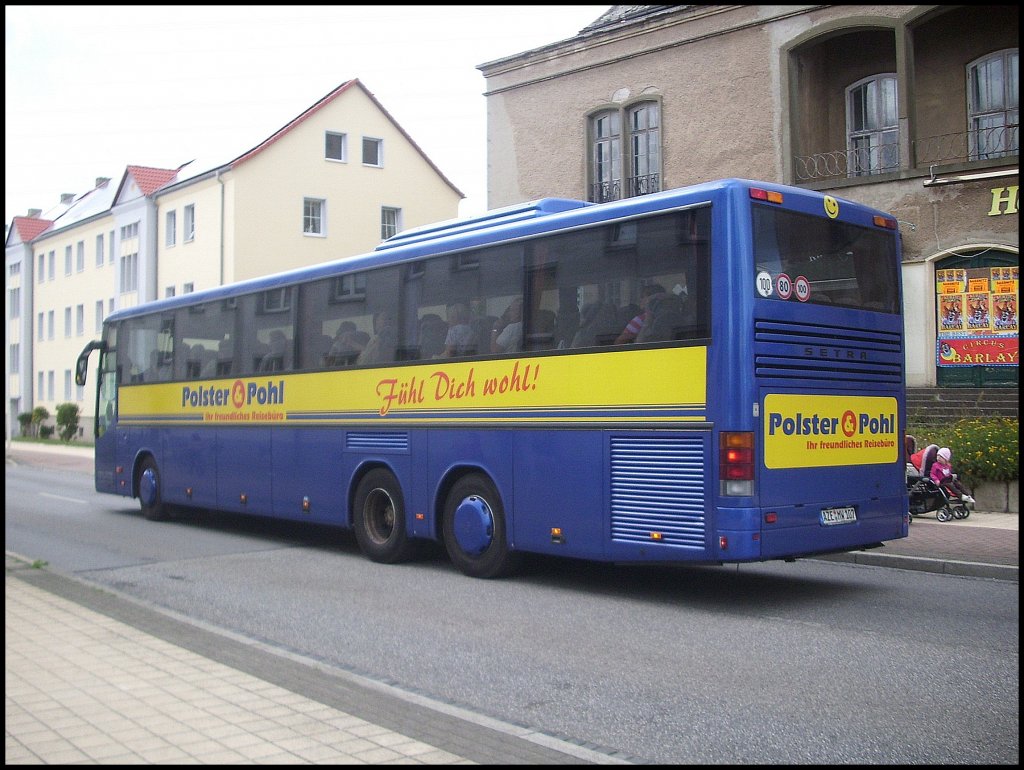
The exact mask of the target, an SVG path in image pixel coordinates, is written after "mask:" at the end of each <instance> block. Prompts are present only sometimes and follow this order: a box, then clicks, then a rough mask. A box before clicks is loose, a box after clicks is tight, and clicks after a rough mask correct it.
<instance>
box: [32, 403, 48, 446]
mask: <svg viewBox="0 0 1024 770" xmlns="http://www.w3.org/2000/svg"><path fill="white" fill-rule="evenodd" d="M49 419H50V410H49V409H47V408H46V407H45V406H37V407H36V408H35V409H33V410H32V422H31V425H32V435H33V436H42V437H43V438H46V435H47V434H45V433H43V431H42V429H43V428H44V427H46V426H44V425H43V423H44V422H46V421H47V420H49ZM50 433H51V434H52V433H53V431H52V430H51V431H50Z"/></svg>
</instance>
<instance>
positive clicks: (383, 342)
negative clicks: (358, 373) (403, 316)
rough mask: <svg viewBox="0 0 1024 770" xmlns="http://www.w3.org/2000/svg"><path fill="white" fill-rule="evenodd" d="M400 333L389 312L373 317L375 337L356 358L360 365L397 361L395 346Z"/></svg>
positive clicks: (380, 312)
mask: <svg viewBox="0 0 1024 770" xmlns="http://www.w3.org/2000/svg"><path fill="white" fill-rule="evenodd" d="M397 342H398V333H397V330H396V329H395V319H394V318H392V317H391V313H389V312H388V311H387V310H381V311H379V312H378V313H377V314H376V315H374V316H373V336H372V337H370V341H369V342H367V343H366V347H364V348H363V351H362V352H361V353H360V354H359V357H358V358H356V363H358V364H385V363H388V362H390V361H394V360H395V345H396V344H397Z"/></svg>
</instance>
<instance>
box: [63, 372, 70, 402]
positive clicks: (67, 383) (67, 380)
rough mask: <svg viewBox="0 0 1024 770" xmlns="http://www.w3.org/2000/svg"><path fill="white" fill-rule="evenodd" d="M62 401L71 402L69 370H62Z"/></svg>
mask: <svg viewBox="0 0 1024 770" xmlns="http://www.w3.org/2000/svg"><path fill="white" fill-rule="evenodd" d="M64 400H65V401H70V400H71V370H70V369H65V370H64Z"/></svg>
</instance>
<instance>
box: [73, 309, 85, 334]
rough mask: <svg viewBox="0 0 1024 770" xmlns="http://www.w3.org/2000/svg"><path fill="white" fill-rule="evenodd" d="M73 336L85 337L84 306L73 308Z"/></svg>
mask: <svg viewBox="0 0 1024 770" xmlns="http://www.w3.org/2000/svg"><path fill="white" fill-rule="evenodd" d="M75 334H76V335H77V336H79V337H83V336H85V305H79V306H78V307H76V308H75Z"/></svg>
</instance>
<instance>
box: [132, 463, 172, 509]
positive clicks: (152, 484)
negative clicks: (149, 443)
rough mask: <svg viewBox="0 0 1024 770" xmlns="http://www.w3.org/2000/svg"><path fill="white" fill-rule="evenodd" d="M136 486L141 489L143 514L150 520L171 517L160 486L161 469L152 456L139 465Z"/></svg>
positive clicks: (140, 500) (140, 498)
mask: <svg viewBox="0 0 1024 770" xmlns="http://www.w3.org/2000/svg"><path fill="white" fill-rule="evenodd" d="M136 488H137V489H138V490H139V504H140V505H141V506H142V515H143V516H145V517H146V518H147V519H149V520H150V521H166V520H167V519H169V518H170V511H169V509H168V507H167V505H166V504H164V500H163V490H162V488H161V486H160V471H159V469H158V468H157V466H156V460H154V459H153V458H152V457H147V458H146V459H145V460H143V461H142V465H140V466H139V480H138V484H137V485H136Z"/></svg>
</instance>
